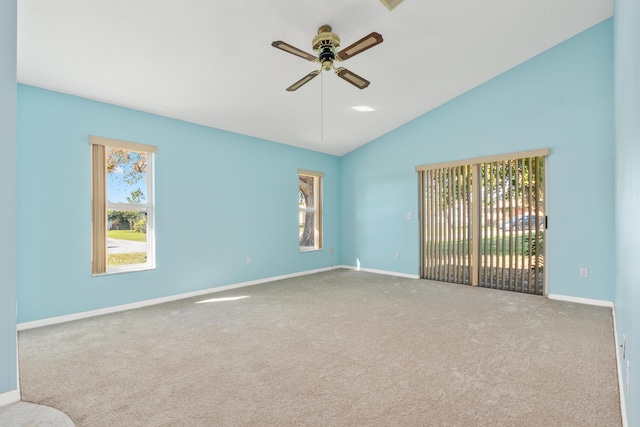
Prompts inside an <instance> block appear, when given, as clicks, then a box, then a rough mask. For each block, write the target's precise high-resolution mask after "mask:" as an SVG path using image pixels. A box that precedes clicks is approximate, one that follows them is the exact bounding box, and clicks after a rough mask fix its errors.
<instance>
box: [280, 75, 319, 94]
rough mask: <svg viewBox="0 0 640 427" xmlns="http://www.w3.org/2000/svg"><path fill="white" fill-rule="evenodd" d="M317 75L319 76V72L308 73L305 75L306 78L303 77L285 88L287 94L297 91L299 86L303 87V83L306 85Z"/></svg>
mask: <svg viewBox="0 0 640 427" xmlns="http://www.w3.org/2000/svg"><path fill="white" fill-rule="evenodd" d="M318 74H320V71H319V70H316V71H312V72H310V73H309V74H307V75H306V76H304V77H303V78H301V79H300V80H298V81H297V82H295V83H294V84H292V85H291V86H289V87H288V88H287V92H293V91H294V90H298V89H299V88H300V86H302V85H304V84H305V83H308V82H309V80H311V79H312V78H314V77H315V76H317V75H318Z"/></svg>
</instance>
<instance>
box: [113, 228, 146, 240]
mask: <svg viewBox="0 0 640 427" xmlns="http://www.w3.org/2000/svg"><path fill="white" fill-rule="evenodd" d="M107 236H108V237H109V238H111V239H122V240H133V241H134V242H146V241H147V235H146V233H138V232H136V231H132V230H109V231H108V232H107Z"/></svg>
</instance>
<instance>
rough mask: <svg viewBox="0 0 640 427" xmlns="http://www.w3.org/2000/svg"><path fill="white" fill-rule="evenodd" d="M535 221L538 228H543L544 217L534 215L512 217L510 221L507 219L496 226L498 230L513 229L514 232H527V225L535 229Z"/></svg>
mask: <svg viewBox="0 0 640 427" xmlns="http://www.w3.org/2000/svg"><path fill="white" fill-rule="evenodd" d="M536 221H537V222H538V225H539V228H542V227H543V226H544V217H542V216H541V217H537V216H536V215H518V216H514V217H512V218H511V219H508V220H506V221H504V222H501V223H500V224H498V228H500V229H502V230H505V231H509V230H511V228H512V227H513V228H514V230H528V229H529V224H531V228H532V229H535V227H536Z"/></svg>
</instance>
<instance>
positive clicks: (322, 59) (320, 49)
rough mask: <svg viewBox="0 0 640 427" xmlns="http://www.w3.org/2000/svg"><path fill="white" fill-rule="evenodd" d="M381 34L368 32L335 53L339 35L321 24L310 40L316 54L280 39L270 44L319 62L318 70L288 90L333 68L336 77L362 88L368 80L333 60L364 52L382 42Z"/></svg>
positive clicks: (296, 88)
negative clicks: (336, 64) (335, 63)
mask: <svg viewBox="0 0 640 427" xmlns="http://www.w3.org/2000/svg"><path fill="white" fill-rule="evenodd" d="M382 41H383V39H382V36H381V35H380V34H378V33H376V32H373V33H371V34H369V35H368V36H366V37H363V38H362V39H360V40H358V41H357V42H355V43H353V44H351V45H349V46H347V47H346V48H344V49H343V50H341V51H340V52H338V53H336V51H337V49H338V48H339V47H340V37H338V35H337V34H335V33H333V32H332V30H331V26H329V25H323V26H321V27H320V28H318V34H317V35H316V36H315V37H313V40H312V41H311V46H312V48H313V51H314V52H315V53H316V54H317V56H314V55H311V54H310V53H307V52H305V51H303V50H301V49H298V48H297V47H294V46H291V45H290V44H288V43H285V42H283V41H281V40H278V41H274V42H273V43H271V46H273V47H275V48H278V49H280V50H283V51H285V52H288V53H290V54H292V55H296V56H298V57H300V58H302V59H306V60H307V61H311V62H317V63H320V70H316V71H313V72H311V73H309V74H307V75H306V76H304V77H303V78H301V79H300V80H298V81H297V82H295V83H294V84H292V85H291V86H289V87H288V88H287V91H288V92H293V91H295V90H298V89H299V88H300V87H301V86H303V85H304V84H306V83H308V82H309V81H310V80H311V79H313V78H314V77H315V76H317V75H318V74H320V72H322V70H325V71H329V70H332V69H333V70H334V71H335V73H336V74H337V75H338V77H340V78H342V79H343V80H345V81H347V82H349V83H351V84H352V85H354V86H355V87H357V88H358V89H364V88H366V87H367V86H369V84H370V82H369V81H368V80H366V79H364V78H362V77H360V76H358V75H357V74H355V73H353V72H351V71H349V70H347V69H346V68H344V67H339V68H336V67H335V66H334V62H335V61H346V60H347V59H349V58H351V57H353V56H355V55H357V54H359V53H361V52H364V51H365V50H367V49H369V48H372V47H373V46H375V45H377V44H380V43H382Z"/></svg>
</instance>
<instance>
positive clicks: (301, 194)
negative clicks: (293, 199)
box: [298, 170, 324, 251]
mask: <svg viewBox="0 0 640 427" xmlns="http://www.w3.org/2000/svg"><path fill="white" fill-rule="evenodd" d="M323 176H324V174H323V173H321V172H310V171H305V170H298V219H299V221H298V237H299V240H300V250H301V251H313V250H318V249H322V177H323Z"/></svg>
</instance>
